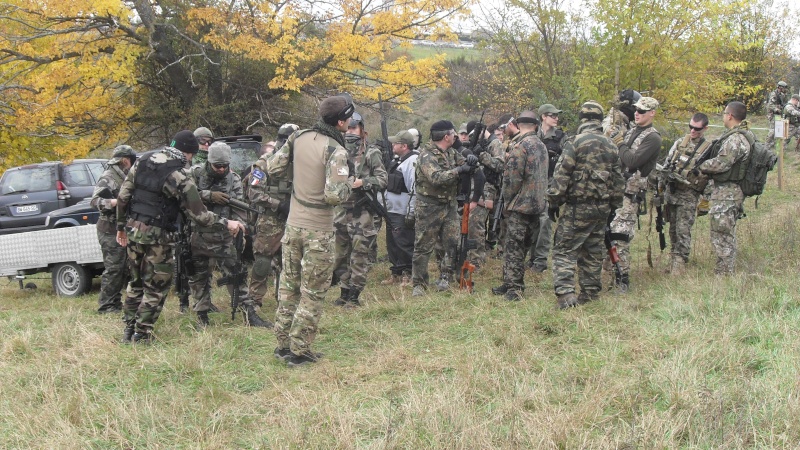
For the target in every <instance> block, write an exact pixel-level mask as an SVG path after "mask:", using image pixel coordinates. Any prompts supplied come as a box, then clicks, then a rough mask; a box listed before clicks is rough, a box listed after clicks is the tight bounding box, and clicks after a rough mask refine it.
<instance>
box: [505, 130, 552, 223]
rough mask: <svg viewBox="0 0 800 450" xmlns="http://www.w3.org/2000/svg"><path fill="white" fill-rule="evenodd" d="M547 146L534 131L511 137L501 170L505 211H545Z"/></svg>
mask: <svg viewBox="0 0 800 450" xmlns="http://www.w3.org/2000/svg"><path fill="white" fill-rule="evenodd" d="M547 164H548V163H547V148H545V146H544V144H543V143H542V141H541V140H540V139H539V137H538V136H537V135H536V132H535V131H530V132H527V133H525V134H523V133H520V134H519V135H517V136H515V137H514V141H513V142H512V145H511V150H510V151H509V152H508V159H507V160H506V169H505V171H504V172H503V196H504V197H505V199H506V211H514V212H518V213H520V214H528V215H539V214H541V213H542V212H544V211H545V198H544V197H545V190H546V189H547Z"/></svg>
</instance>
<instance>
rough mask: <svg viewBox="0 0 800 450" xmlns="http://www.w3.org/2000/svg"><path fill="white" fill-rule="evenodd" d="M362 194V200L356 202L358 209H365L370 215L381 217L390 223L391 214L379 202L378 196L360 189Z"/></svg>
mask: <svg viewBox="0 0 800 450" xmlns="http://www.w3.org/2000/svg"><path fill="white" fill-rule="evenodd" d="M358 189H359V190H360V192H361V198H359V199H358V200H357V201H356V204H355V206H356V207H359V206H361V207H364V208H366V209H367V211H369V212H370V213H372V214H374V215H376V216H381V217H383V218H384V219H386V223H389V214H388V213H387V212H386V208H384V207H383V205H382V204H381V202H380V201H378V196H377V195H376V194H375V193H374V192H372V191H368V190H366V189H363V188H358Z"/></svg>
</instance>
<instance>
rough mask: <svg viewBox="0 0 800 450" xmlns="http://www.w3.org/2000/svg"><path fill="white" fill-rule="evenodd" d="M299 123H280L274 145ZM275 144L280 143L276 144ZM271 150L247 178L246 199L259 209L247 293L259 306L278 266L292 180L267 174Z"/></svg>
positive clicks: (283, 140)
mask: <svg viewBox="0 0 800 450" xmlns="http://www.w3.org/2000/svg"><path fill="white" fill-rule="evenodd" d="M299 128H300V127H298V126H297V125H295V124H292V123H287V124H283V125H282V126H281V127H280V129H278V141H277V142H276V148H278V149H280V148H281V147H283V144H285V143H286V140H287V139H288V138H289V136H291V135H292V133H294V132H295V131H297V130H298V129H299ZM278 144H280V145H279V146H278ZM271 156H272V154H271V153H269V154H264V155H262V156H261V157H260V158H259V159H258V161H256V163H255V164H253V170H252V171H251V174H250V177H249V179H248V180H247V199H248V201H249V202H250V205H251V206H252V207H253V208H254V209H257V210H258V220H257V221H256V223H255V237H254V238H253V257H254V259H255V261H254V262H253V270H252V274H251V275H250V292H249V295H250V297H251V298H252V299H253V301H254V302H255V304H257V305H259V306H261V304H262V302H263V301H264V296H265V295H266V294H267V289H268V287H269V283H268V281H267V280H268V279H269V274H270V272H273V271H274V270H273V267H279V266H280V261H279V260H278V259H280V254H279V253H280V250H281V238H282V237H283V231H284V230H285V229H286V218H287V217H288V216H289V203H290V201H291V194H292V184H291V182H290V181H289V180H288V179H287V178H281V177H274V176H270V175H267V160H268V159H269V158H270V157H271Z"/></svg>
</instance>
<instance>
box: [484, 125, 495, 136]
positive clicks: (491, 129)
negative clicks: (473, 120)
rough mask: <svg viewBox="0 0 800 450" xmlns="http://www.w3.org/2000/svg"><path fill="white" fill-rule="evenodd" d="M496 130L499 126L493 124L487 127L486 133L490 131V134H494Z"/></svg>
mask: <svg viewBox="0 0 800 450" xmlns="http://www.w3.org/2000/svg"><path fill="white" fill-rule="evenodd" d="M496 130H497V124H496V123H493V124H491V125H489V126H488V127H486V131H488V132H489V134H494V132H495V131H496Z"/></svg>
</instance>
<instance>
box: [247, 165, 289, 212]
mask: <svg viewBox="0 0 800 450" xmlns="http://www.w3.org/2000/svg"><path fill="white" fill-rule="evenodd" d="M270 156H272V155H269V154H266V153H265V154H263V155H261V157H260V158H258V161H256V162H255V163H253V166H252V170H250V173H249V174H248V175H247V178H245V179H244V181H243V183H246V184H247V192H246V193H245V195H246V196H247V201H248V203H250V206H252V207H253V208H255V209H257V210H259V212H260V214H266V215H272V216H277V215H278V206H280V204H281V202H288V201H289V199H290V197H291V195H292V182H291V180H289V179H288V178H286V177H278V176H272V175H269V174H267V159H269V157H270ZM284 220H285V218H284Z"/></svg>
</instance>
